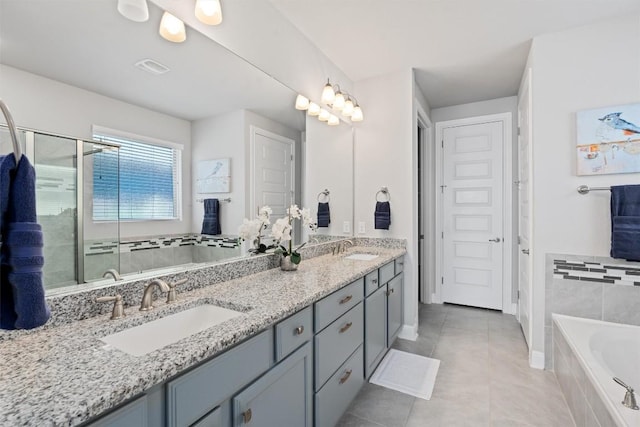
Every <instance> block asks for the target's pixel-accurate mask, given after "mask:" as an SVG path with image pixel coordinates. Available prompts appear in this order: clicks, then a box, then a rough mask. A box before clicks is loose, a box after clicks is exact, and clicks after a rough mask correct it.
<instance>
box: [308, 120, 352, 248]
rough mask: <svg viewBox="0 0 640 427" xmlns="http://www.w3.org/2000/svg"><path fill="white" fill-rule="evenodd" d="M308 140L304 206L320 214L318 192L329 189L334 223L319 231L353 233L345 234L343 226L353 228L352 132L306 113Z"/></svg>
mask: <svg viewBox="0 0 640 427" xmlns="http://www.w3.org/2000/svg"><path fill="white" fill-rule="evenodd" d="M306 129H307V140H306V141H305V150H306V153H305V195H304V206H305V207H308V208H310V209H311V212H312V213H313V216H314V218H315V217H316V215H317V213H318V193H320V192H321V191H324V190H325V189H327V190H329V192H330V195H329V198H330V200H329V209H330V212H331V223H330V224H329V227H327V228H318V231H317V234H321V235H331V236H340V235H346V236H351V232H349V233H343V231H342V225H343V223H344V222H345V221H347V222H349V225H350V228H351V229H352V231H353V226H354V224H353V131H352V128H351V126H349V125H346V124H344V123H341V124H340V125H339V126H328V125H327V124H326V123H323V122H321V121H319V120H318V119H317V117H310V116H307V124H306ZM324 200H325V199H324V197H323V198H322V201H324Z"/></svg>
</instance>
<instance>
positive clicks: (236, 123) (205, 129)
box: [191, 110, 302, 235]
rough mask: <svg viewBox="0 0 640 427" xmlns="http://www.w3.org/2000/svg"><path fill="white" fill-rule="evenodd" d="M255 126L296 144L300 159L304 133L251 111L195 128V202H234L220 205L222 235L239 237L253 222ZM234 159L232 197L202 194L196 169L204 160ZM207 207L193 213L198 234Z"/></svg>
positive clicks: (210, 120)
mask: <svg viewBox="0 0 640 427" xmlns="http://www.w3.org/2000/svg"><path fill="white" fill-rule="evenodd" d="M251 126H256V127H258V128H260V129H263V130H266V131H269V132H272V133H275V134H277V135H281V136H284V137H286V138H289V139H292V140H294V141H295V147H296V148H295V150H296V155H297V156H298V158H299V159H300V155H299V153H300V151H301V140H302V133H301V132H299V131H297V130H295V129H291V128H289V127H287V126H285V125H283V124H281V123H278V122H276V121H273V120H270V119H267V118H265V117H263V116H260V115H258V114H256V113H254V112H251V111H247V110H238V111H233V112H231V113H227V114H221V115H219V116H215V117H209V118H206V119H201V120H196V121H194V122H193V126H192V131H191V132H192V138H193V145H192V162H193V165H194V166H193V167H194V174H193V177H192V188H193V200H194V201H195V200H197V199H205V198H227V197H230V198H231V203H221V204H220V223H221V228H222V234H227V235H237V234H238V227H239V226H240V224H242V220H243V219H244V218H253V217H254V216H255V214H254V213H252V212H249V211H248V209H249V205H250V200H249V185H250V182H249V167H250V138H251V133H250V129H251ZM219 158H230V159H231V185H230V187H231V188H230V192H229V193H217V194H198V193H197V188H196V183H195V182H196V174H195V171H196V169H195V168H196V167H197V163H198V162H199V161H201V160H211V159H219ZM300 181H301V161H298V162H296V177H295V182H296V200H301V196H300V191H301V190H300V188H301V185H300ZM203 216H204V207H203V205H202V203H199V202H195V203H194V208H193V210H192V218H193V221H192V224H193V230H192V231H194V232H200V230H201V229H202V218H203Z"/></svg>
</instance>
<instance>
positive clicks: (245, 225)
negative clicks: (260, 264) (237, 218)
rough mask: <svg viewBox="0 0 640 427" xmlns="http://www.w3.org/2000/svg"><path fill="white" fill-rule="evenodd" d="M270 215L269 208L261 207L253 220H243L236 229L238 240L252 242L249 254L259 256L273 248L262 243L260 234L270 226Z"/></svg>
mask: <svg viewBox="0 0 640 427" xmlns="http://www.w3.org/2000/svg"><path fill="white" fill-rule="evenodd" d="M272 213H273V211H272V210H271V208H270V207H269V206H263V207H261V208H260V210H259V211H258V216H257V217H256V218H255V219H252V220H248V219H247V218H245V219H244V221H243V222H242V225H241V226H240V228H239V229H238V234H239V240H241V241H245V240H251V241H252V242H253V248H251V249H249V252H252V253H255V254H261V253H265V252H266V251H267V249H271V248H273V247H274V246H272V245H271V246H267V245H265V244H264V243H262V238H263V236H262V232H263V231H264V230H266V229H267V227H268V226H269V224H271V219H270V218H271V214H272Z"/></svg>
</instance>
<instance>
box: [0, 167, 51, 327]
mask: <svg viewBox="0 0 640 427" xmlns="http://www.w3.org/2000/svg"><path fill="white" fill-rule="evenodd" d="M0 180H1V182H0V190H1V191H2V195H1V197H0V208H2V212H1V213H2V222H1V224H0V225H1V227H0V229H1V232H2V248H0V328H3V329H31V328H36V327H38V326H42V325H44V324H45V323H46V322H47V320H49V317H50V315H51V313H50V311H49V307H47V304H46V302H45V298H44V287H43V285H42V266H43V265H44V256H43V252H42V247H43V239H42V229H41V228H40V225H39V224H38V223H37V222H36V195H35V170H34V169H33V167H32V166H31V164H30V163H29V160H28V159H27V158H26V157H25V156H22V158H21V159H20V162H19V163H18V165H17V167H16V166H15V160H14V159H13V155H9V156H5V157H3V158H2V159H0Z"/></svg>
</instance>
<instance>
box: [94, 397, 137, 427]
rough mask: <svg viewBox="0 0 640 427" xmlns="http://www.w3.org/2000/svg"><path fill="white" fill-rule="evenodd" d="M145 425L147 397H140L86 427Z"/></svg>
mask: <svg viewBox="0 0 640 427" xmlns="http://www.w3.org/2000/svg"><path fill="white" fill-rule="evenodd" d="M147 424H148V421H147V397H146V396H142V397H139V398H138V399H136V400H134V401H133V402H131V403H128V404H126V405H124V406H123V407H121V408H119V409H116V410H115V411H113V412H112V413H110V414H109V415H107V416H106V417H102V418H100V419H99V420H97V421H94V422H93V423H90V424H89V426H88V427H119V426H131V427H145V426H146V425H147Z"/></svg>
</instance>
